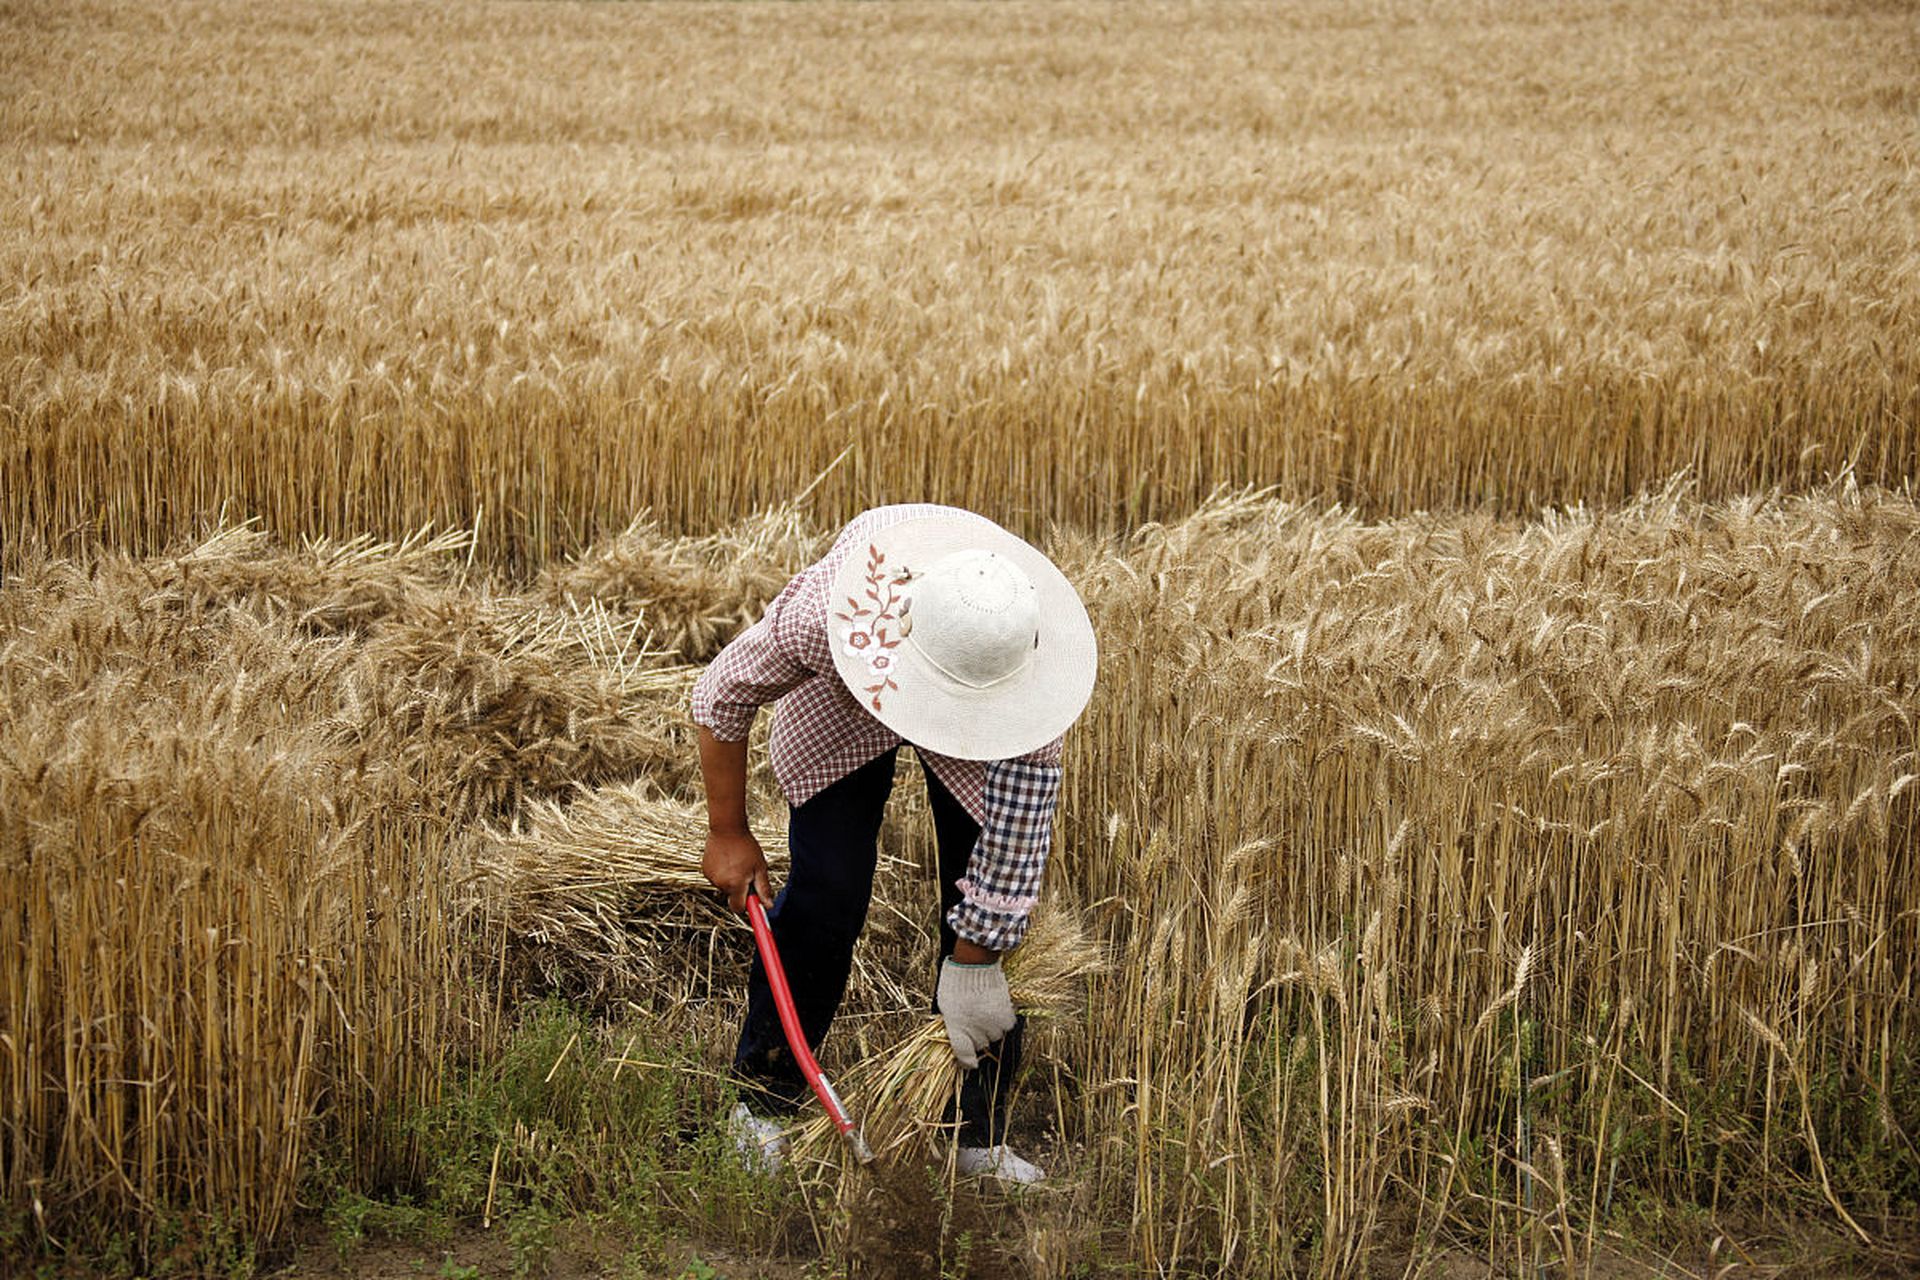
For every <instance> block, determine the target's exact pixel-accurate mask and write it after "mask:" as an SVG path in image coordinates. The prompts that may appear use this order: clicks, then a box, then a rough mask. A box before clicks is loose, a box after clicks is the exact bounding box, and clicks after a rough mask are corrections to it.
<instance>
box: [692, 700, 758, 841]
mask: <svg viewBox="0 0 1920 1280" xmlns="http://www.w3.org/2000/svg"><path fill="white" fill-rule="evenodd" d="M700 778H701V781H702V782H703V783H704V784H705V786H706V791H707V829H708V830H710V831H715V832H720V833H723V834H737V833H741V832H745V831H746V830H747V740H746V739H745V738H742V739H740V740H739V741H738V742H728V741H725V740H724V739H721V738H717V737H715V736H714V734H713V730H711V729H709V728H707V727H706V726H705V725H702V726H701V727H700Z"/></svg>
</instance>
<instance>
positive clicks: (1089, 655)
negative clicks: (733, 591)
mask: <svg viewBox="0 0 1920 1280" xmlns="http://www.w3.org/2000/svg"><path fill="white" fill-rule="evenodd" d="M864 541H865V544H866V545H857V546H855V547H853V548H852V549H851V550H850V552H849V554H848V556H847V558H846V559H845V560H844V561H843V562H842V563H841V565H840V568H839V571H838V572H837V573H836V574H835V576H834V582H833V594H832V596H831V597H830V599H831V601H832V606H831V607H830V610H829V617H828V619H827V630H828V641H829V644H830V646H831V648H832V650H833V662H834V668H835V670H837V671H838V672H839V675H840V679H841V680H842V681H843V682H844V683H845V684H846V686H847V688H848V689H849V690H851V691H852V693H853V696H854V697H856V698H858V699H859V700H860V705H861V706H863V707H865V708H866V709H867V710H868V711H869V712H871V713H872V714H873V715H874V716H875V717H876V718H878V719H879V721H880V723H882V724H884V725H886V726H887V728H889V729H891V730H893V731H894V732H895V733H897V734H899V735H900V736H901V737H902V738H905V739H906V740H907V741H908V742H911V743H913V744H914V745H915V746H920V747H925V748H926V749H927V750H929V751H933V752H937V753H939V754H940V755H945V756H953V757H955V758H956V759H960V760H1006V759H1011V758H1012V757H1014V756H1022V755H1025V754H1027V753H1028V752H1029V751H1033V750H1035V749H1036V748H1038V747H1042V746H1045V745H1046V744H1047V743H1049V742H1051V741H1053V740H1054V739H1055V738H1057V737H1059V736H1060V735H1061V734H1063V733H1065V732H1066V731H1067V727H1068V726H1069V725H1071V724H1072V723H1073V722H1074V721H1075V720H1076V719H1078V718H1079V716H1080V712H1081V711H1082V710H1084V709H1085V707H1086V705H1087V699H1088V698H1090V697H1091V696H1092V695H1093V676H1094V668H1095V666H1096V665H1097V648H1096V646H1095V643H1094V638H1093V624H1092V623H1091V622H1090V621H1089V620H1088V619H1087V610H1086V606H1084V605H1083V604H1081V602H1080V596H1079V594H1078V593H1077V592H1075V591H1074V589H1073V584H1072V583H1070V582H1068V581H1067V579H1066V576H1065V575H1064V574H1062V573H1061V572H1060V570H1059V569H1058V568H1056V567H1055V566H1054V563H1053V561H1051V560H1049V559H1047V557H1046V556H1044V555H1042V554H1041V553H1040V552H1039V551H1037V550H1036V549H1034V548H1033V547H1032V546H1029V545H1028V544H1027V543H1025V542H1023V541H1022V540H1021V539H1019V538H1017V537H1015V536H1014V535H1013V534H1011V533H1008V532H1007V531H1006V530H1005V529H1002V528H1001V527H1000V526H999V525H997V524H994V523H993V522H992V521H990V520H987V519H985V518H984V517H981V516H976V515H974V514H973V513H972V512H963V511H958V510H955V511H954V512H953V514H951V515H946V514H936V515H927V516H918V517H915V518H913V519H911V520H905V521H902V522H901V523H899V524H894V525H889V526H887V527H885V528H883V529H880V530H877V531H876V532H874V533H873V534H872V535H870V536H869V537H868V538H866V539H865V540H864Z"/></svg>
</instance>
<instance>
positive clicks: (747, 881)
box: [700, 831, 773, 913]
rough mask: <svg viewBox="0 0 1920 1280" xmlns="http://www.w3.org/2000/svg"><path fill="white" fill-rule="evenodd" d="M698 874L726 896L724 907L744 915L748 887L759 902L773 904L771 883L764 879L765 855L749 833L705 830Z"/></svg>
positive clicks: (766, 877)
mask: <svg viewBox="0 0 1920 1280" xmlns="http://www.w3.org/2000/svg"><path fill="white" fill-rule="evenodd" d="M700 872H701V874H702V875H704V876H706V878H707V879H709V880H711V881H713V883H714V886H715V887H716V888H718V889H721V890H723V891H724V892H725V893H726V895H727V905H728V906H729V907H731V908H733V909H734V910H735V911H739V912H742V913H744V912H745V911H746V909H747V889H748V887H749V886H751V887H752V888H753V891H754V892H755V893H757V894H759V895H760V901H761V902H764V903H767V904H771V903H772V902H773V881H772V880H771V879H769V878H768V876H767V855H766V854H764V853H762V852H761V851H760V842H759V841H758V840H755V839H754V838H753V833H752V832H751V831H709V832H707V852H706V854H705V856H703V857H702V858H701V859H700Z"/></svg>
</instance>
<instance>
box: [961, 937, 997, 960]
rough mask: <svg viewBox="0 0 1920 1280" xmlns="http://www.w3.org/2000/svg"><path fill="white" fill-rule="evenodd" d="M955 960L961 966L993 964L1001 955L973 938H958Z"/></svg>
mask: <svg viewBox="0 0 1920 1280" xmlns="http://www.w3.org/2000/svg"><path fill="white" fill-rule="evenodd" d="M953 958H954V959H955V960H957V961H958V962H959V963H961V964H992V963H993V962H994V961H995V960H998V959H999V958H1000V953H999V952H998V951H989V950H987V948H985V947H983V946H981V945H980V944H979V943H977V942H975V941H974V940H973V939H971V938H958V939H956V940H955V941H954V944H953Z"/></svg>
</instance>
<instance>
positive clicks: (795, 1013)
mask: <svg viewBox="0 0 1920 1280" xmlns="http://www.w3.org/2000/svg"><path fill="white" fill-rule="evenodd" d="M747 919H748V921H750V922H751V923H752V925H753V941H754V945H755V946H757V947H759V948H760V963H761V964H762V965H763V966H764V967H765V968H766V971H767V985H768V986H770V987H772V988H773V1004H774V1007H775V1008H776V1009H778V1010H779V1011H780V1026H781V1029H782V1030H784V1031H785V1032H786V1033H787V1047H788V1048H789V1049H792V1050H793V1057H794V1061H796V1062H798V1063H799V1064H800V1073H801V1074H802V1075H804V1076H805V1077H806V1078H807V1083H808V1084H810V1085H812V1086H813V1092H814V1096H815V1097H817V1098H819V1099H820V1105H821V1106H823V1107H825V1108H826V1109H827V1115H828V1116H829V1117H830V1118H831V1119H832V1120H833V1123H834V1125H835V1126H836V1127H838V1128H839V1130H840V1132H841V1133H842V1134H843V1135H844V1136H845V1137H846V1139H847V1141H848V1142H851V1143H852V1144H853V1154H854V1156H855V1157H856V1158H857V1159H858V1160H859V1161H860V1162H861V1163H862V1164H865V1163H866V1162H868V1161H869V1160H872V1159H873V1152H872V1150H871V1149H869V1148H868V1146H867V1140H866V1138H865V1137H864V1136H863V1135H862V1134H861V1132H860V1130H859V1129H857V1128H856V1127H854V1123H853V1121H852V1119H851V1118H849V1117H848V1115H847V1109H846V1108H845V1107H844V1106H842V1105H840V1095H839V1094H837V1093H835V1092H834V1091H833V1086H832V1085H831V1084H829V1083H828V1082H827V1077H826V1073H825V1072H823V1071H821V1070H820V1064H819V1063H818V1062H816V1061H815V1060H814V1057H813V1050H812V1049H809V1048H808V1047H807V1033H806V1032H805V1031H803V1030H801V1028H800V1011H799V1010H798V1009H795V1008H794V1007H793V992H792V991H791V990H790V989H789V988H788V987H787V971H786V970H785V969H784V968H782V967H781V964H780V949H779V948H778V947H776V946H774V945H773V927H772V926H771V925H769V924H768V923H767V909H766V907H764V906H762V905H761V903H760V895H759V894H757V893H755V892H754V891H753V890H752V889H751V888H749V889H748V890H747Z"/></svg>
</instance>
